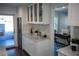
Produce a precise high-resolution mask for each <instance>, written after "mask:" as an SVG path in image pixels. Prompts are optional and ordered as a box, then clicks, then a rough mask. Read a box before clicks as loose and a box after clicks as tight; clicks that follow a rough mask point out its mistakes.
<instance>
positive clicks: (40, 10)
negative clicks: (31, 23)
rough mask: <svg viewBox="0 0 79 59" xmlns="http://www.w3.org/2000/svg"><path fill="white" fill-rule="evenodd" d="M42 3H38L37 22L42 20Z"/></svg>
mask: <svg viewBox="0 0 79 59" xmlns="http://www.w3.org/2000/svg"><path fill="white" fill-rule="evenodd" d="M42 20H43V19H42V3H39V22H42Z"/></svg>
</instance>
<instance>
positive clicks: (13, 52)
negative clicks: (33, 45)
mask: <svg viewBox="0 0 79 59" xmlns="http://www.w3.org/2000/svg"><path fill="white" fill-rule="evenodd" d="M6 51H7V55H8V56H30V55H29V54H28V53H27V52H26V51H24V50H22V49H19V48H7V49H6Z"/></svg>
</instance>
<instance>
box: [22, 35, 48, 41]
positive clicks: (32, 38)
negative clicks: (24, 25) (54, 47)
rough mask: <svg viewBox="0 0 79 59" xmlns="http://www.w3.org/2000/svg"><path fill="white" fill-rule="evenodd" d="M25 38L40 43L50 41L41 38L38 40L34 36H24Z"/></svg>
mask: <svg viewBox="0 0 79 59" xmlns="http://www.w3.org/2000/svg"><path fill="white" fill-rule="evenodd" d="M23 37H24V38H26V39H27V38H28V39H30V40H32V41H34V42H39V41H43V40H48V38H41V37H39V38H36V37H34V36H31V35H24V36H23Z"/></svg>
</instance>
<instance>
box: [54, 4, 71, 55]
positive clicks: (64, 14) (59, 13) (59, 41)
mask: <svg viewBox="0 0 79 59" xmlns="http://www.w3.org/2000/svg"><path fill="white" fill-rule="evenodd" d="M54 10H55V15H54V37H55V38H54V55H55V56H58V51H57V50H58V49H60V48H62V47H65V46H68V45H69V44H70V42H69V38H70V27H69V23H68V6H67V5H66V6H64V5H63V6H60V7H57V8H55V9H54Z"/></svg>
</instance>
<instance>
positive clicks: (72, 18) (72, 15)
mask: <svg viewBox="0 0 79 59" xmlns="http://www.w3.org/2000/svg"><path fill="white" fill-rule="evenodd" d="M68 17H69V22H70V23H69V24H70V26H79V4H78V3H70V4H69V7H68Z"/></svg>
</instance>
